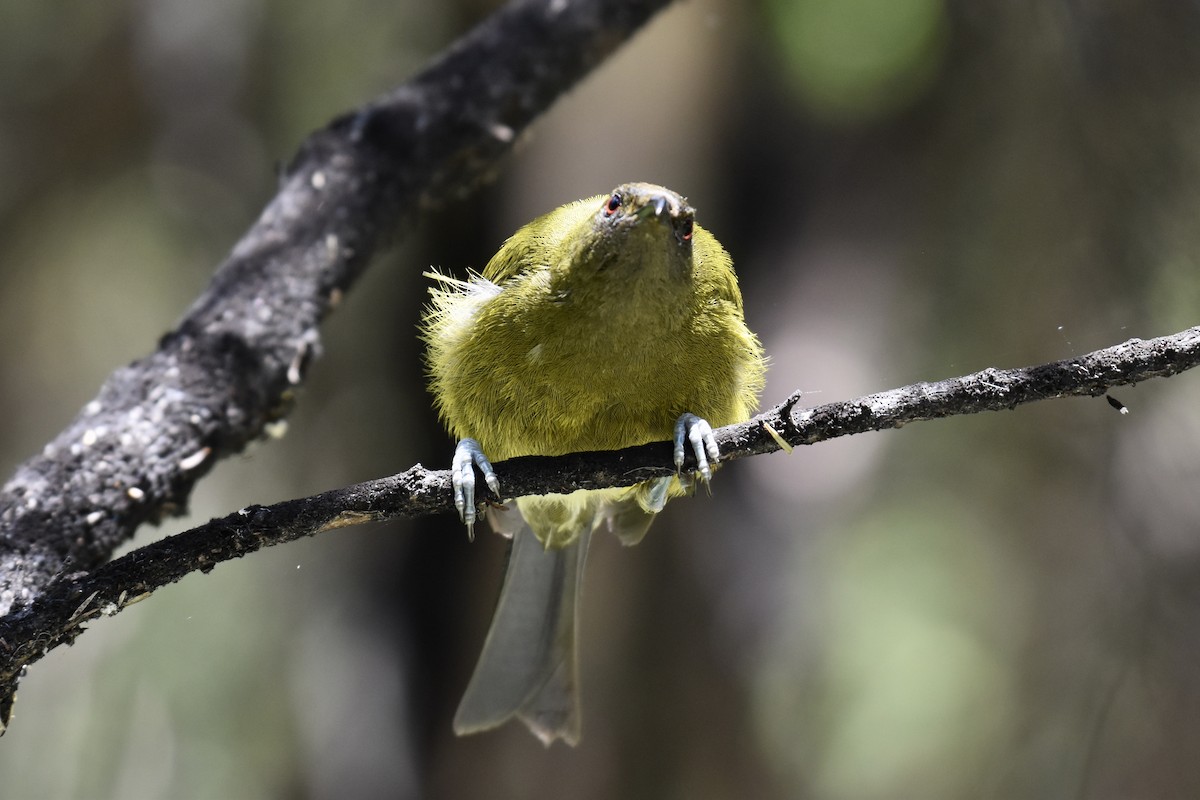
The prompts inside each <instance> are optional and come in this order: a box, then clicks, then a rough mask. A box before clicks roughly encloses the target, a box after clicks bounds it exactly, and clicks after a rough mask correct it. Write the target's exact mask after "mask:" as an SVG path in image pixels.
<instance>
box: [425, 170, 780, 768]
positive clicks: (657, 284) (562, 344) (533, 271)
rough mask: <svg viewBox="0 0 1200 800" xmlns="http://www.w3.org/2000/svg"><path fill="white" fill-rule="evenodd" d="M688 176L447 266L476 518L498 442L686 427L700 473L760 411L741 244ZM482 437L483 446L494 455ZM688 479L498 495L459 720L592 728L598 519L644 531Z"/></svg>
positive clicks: (510, 449)
mask: <svg viewBox="0 0 1200 800" xmlns="http://www.w3.org/2000/svg"><path fill="white" fill-rule="evenodd" d="M694 219H695V211H694V210H693V209H692V207H691V206H690V205H688V203H687V201H686V200H685V199H684V198H683V197H681V196H680V195H678V194H676V193H675V192H673V191H671V190H669V189H665V188H663V187H661V186H655V185H652V184H648V183H627V184H624V185H622V186H618V187H617V188H616V189H614V190H613V191H612V192H611V193H609V194H606V195H599V196H597V197H591V198H588V199H586V200H578V201H576V202H574V203H568V204H567V205H564V206H561V207H559V208H557V209H555V210H554V211H551V212H550V213H549V214H546V215H544V216H542V217H539V218H537V219H535V220H534V221H533V222H530V223H529V224H527V225H525V226H524V227H523V228H521V229H520V230H518V231H517V232H516V233H515V234H513V236H512V237H511V238H509V240H508V241H507V242H505V243H504V246H503V247H501V248H500V251H499V252H498V253H496V255H495V256H494V257H493V258H492V260H491V261H489V262H488V265H487V267H485V268H484V270H483V274H482V275H474V276H472V277H471V279H470V280H468V281H459V280H455V279H453V278H449V277H447V276H442V275H435V276H434V277H435V279H436V280H437V281H438V286H437V287H436V288H434V289H433V290H432V295H433V301H432V303H431V305H430V307H429V308H428V309H427V312H426V315H425V319H424V321H423V324H422V335H423V338H424V339H425V341H426V342H427V343H428V366H429V373H430V390H431V392H432V394H433V397H434V401H435V403H436V405H437V409H438V411H439V413H440V414H441V417H442V419H443V421H444V422H445V423H446V426H447V427H448V428H449V430H450V432H451V433H452V434H453V435H454V436H455V437H457V438H458V440H459V442H458V447H457V448H456V450H455V454H454V462H453V470H454V487H455V489H454V490H455V504H456V505H457V507H458V509H459V513H460V515H461V516H462V518H463V520H464V522H466V524H467V526H468V527H469V528H470V527H472V526H473V525H474V522H475V516H476V504H475V468H476V467H478V468H479V471H480V473H481V474H482V475H483V476H484V479H485V480H486V481H487V484H488V486H489V487H490V488H491V489H492V491H493V492H495V493H496V494H497V495H499V496H503V494H502V493H501V487H500V484H499V481H498V480H497V478H496V474H495V472H494V470H493V469H492V466H491V463H490V462H489V460H488V458H489V457H490V458H492V459H497V460H501V459H507V458H513V457H515V456H522V455H561V454H564V453H572V452H577V451H585V450H615V449H619V448H622V447H628V446H631V445H637V444H643V443H646V442H654V441H662V440H665V439H672V438H673V439H674V443H675V463H676V465H677V466H679V467H680V468H682V465H683V461H684V454H685V452H686V451H687V450H688V449H690V450H691V451H692V452H693V453H694V454H695V456H696V460H697V463H698V472H699V475H700V479H701V480H703V481H705V482H707V481H708V480H709V478H710V477H711V474H712V473H711V467H710V463H712V462H716V461H717V460H718V458H719V455H720V454H719V452H718V449H717V446H716V442H715V441H714V439H713V435H712V427H711V426H718V427H719V426H721V425H728V424H731V423H734V422H740V421H743V420H745V419H748V418H749V416H750V413H751V411H752V409H753V408H754V407H755V406H756V404H757V401H758V394H759V392H760V391H761V389H762V386H763V372H764V367H765V361H764V357H763V352H762V347H761V345H760V344H759V342H758V339H757V338H756V337H755V335H754V334H753V333H752V332H751V331H750V329H749V328H747V327H746V323H745V320H744V319H743V315H742V297H741V293H740V292H739V290H738V285H737V277H736V275H735V274H734V272H733V263H732V261H731V259H730V257H729V254H728V253H726V252H725V250H724V248H722V247H721V245H720V244H719V243H718V242H717V240H716V239H715V238H713V236H712V235H711V234H710V233H709V232H708V231H706V230H704V229H703V228H701V227H700V226H699V225H696V224H695V221H694ZM485 453H486V455H485ZM692 484H693V478H692V477H690V476H689V477H686V478H682V479H681V477H679V476H677V477H672V478H662V479H656V480H651V481H646V482H643V483H640V484H637V485H636V486H632V487H627V488H617V489H603V490H581V491H577V492H573V493H571V494H551V495H544V496H536V497H533V496H531V497H518V498H516V499H515V500H507V501H506V502H505V504H504V507H503V508H490V509H488V511H487V516H488V519H489V521H490V522H491V525H492V528H493V529H494V530H496V531H497V532H499V533H502V534H503V535H505V536H509V537H511V538H512V550H511V553H510V555H509V562H508V570H507V573H506V575H505V579H504V588H503V590H502V592H501V595H500V601H499V604H498V605H497V608H496V612H495V617H494V618H493V620H492V627H491V630H490V631H489V633H488V636H487V640H486V642H485V643H484V646H483V652H482V654H481V655H480V657H479V663H478V665H477V666H476V668H475V673H474V675H473V676H472V678H471V681H470V684H469V685H468V687H467V690H466V694H465V695H464V697H463V700H462V703H461V704H460V705H459V708H458V713H457V714H456V715H455V718H454V729H455V731H456V732H457V733H459V734H466V733H473V732H476V731H481V730H486V729H488V728H493V727H495V726H497V725H500V724H502V723H504V722H505V721H507V720H508V719H511V718H512V717H514V716H516V717H518V718H520V719H521V720H522V721H523V722H524V723H525V724H526V725H528V726H529V728H530V729H531V730H532V731H533V732H534V733H535V734H536V735H537V736H538V738H540V739H541V740H542V741H543V742H544V743H545V744H547V745H549V744H550V743H551V742H553V741H554V740H555V739H557V738H561V739H563V740H565V741H566V742H567V743H568V744H572V745H573V744H575V743H576V742H578V740H579V733H580V712H579V699H578V685H579V680H578V668H577V656H576V639H575V628H576V624H577V620H578V614H579V596H580V589H581V586H582V577H583V566H584V560H585V558H586V556H587V549H588V542H589V539H590V537H591V534H592V532H593V531H595V530H597V529H607V530H610V531H611V532H613V533H614V534H616V535H617V536H618V537H620V539H621V541H622V542H624V543H625V544H634V543H636V542H638V541H639V540H640V539H641V538H642V536H643V535H644V534H645V533H646V529H647V528H648V527H649V525H650V522H651V521H652V520H653V519H654V516H655V514H657V513H658V512H659V511H661V510H662V508H663V505H664V504H665V503H666V501H667V500H668V499H669V498H670V497H674V496H678V495H681V494H684V493H686V492H687V491H689V490H690V489H691V487H692Z"/></svg>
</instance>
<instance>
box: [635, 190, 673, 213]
mask: <svg viewBox="0 0 1200 800" xmlns="http://www.w3.org/2000/svg"><path fill="white" fill-rule="evenodd" d="M670 210H671V204H670V203H669V202H667V198H665V197H662V196H661V195H660V196H658V197H655V198H654V199H652V200H651V201H650V202H648V203H646V205H644V206H642V207H641V208H639V209H638V210H637V218H638V219H646V218H647V217H663V216H666V215H667V214H668V213H669V212H670Z"/></svg>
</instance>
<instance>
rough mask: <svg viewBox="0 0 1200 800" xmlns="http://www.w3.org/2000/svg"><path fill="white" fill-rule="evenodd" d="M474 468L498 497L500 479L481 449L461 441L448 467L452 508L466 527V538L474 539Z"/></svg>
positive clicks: (476, 445)
mask: <svg viewBox="0 0 1200 800" xmlns="http://www.w3.org/2000/svg"><path fill="white" fill-rule="evenodd" d="M475 467H479V471H480V472H481V473H483V480H484V481H485V482H486V483H487V485H488V488H489V489H491V490H492V493H493V494H495V495H496V496H497V497H499V496H500V479H499V478H497V477H496V471H495V470H493V469H492V462H490V461H488V458H487V456H485V455H484V454H483V448H482V447H480V446H479V442H477V441H475V440H474V439H463V440H462V441H460V442H459V443H458V446H457V447H455V448H454V461H453V462H452V463H451V466H450V481H451V483H452V484H453V485H454V507H455V508H456V509H458V517H459V519H461V520H462V521H463V522H464V523H466V526H467V536H468V537H470V538H471V539H474V538H475V519H476V512H475Z"/></svg>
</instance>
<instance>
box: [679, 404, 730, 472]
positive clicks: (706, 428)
mask: <svg viewBox="0 0 1200 800" xmlns="http://www.w3.org/2000/svg"><path fill="white" fill-rule="evenodd" d="M689 444H690V445H691V449H692V452H693V453H695V455H696V471H697V472H699V473H700V479H701V480H702V481H704V482H705V483H708V482H709V481H710V480H712V468H711V467H710V466H709V462H710V461H711V462H712V463H714V464H715V463H717V462H718V461H720V460H721V451H720V449H719V448H718V447H717V440H716V437H714V436H713V430H712V426H711V425H709V424H708V420H705V419H702V418H700V417H697V416H696V415H695V414H681V415H680V416H679V419H678V420H676V422H675V469H676V470H682V469H683V461H684V455H685V449H686V447H687V445H689Z"/></svg>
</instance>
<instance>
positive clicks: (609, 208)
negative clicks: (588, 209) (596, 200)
mask: <svg viewBox="0 0 1200 800" xmlns="http://www.w3.org/2000/svg"><path fill="white" fill-rule="evenodd" d="M620 207H621V195H619V194H613V196H612V197H610V198H608V202H606V203H605V204H604V216H606V217H611V216H612V215H613V214H615V213H617V209H618V208H620Z"/></svg>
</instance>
